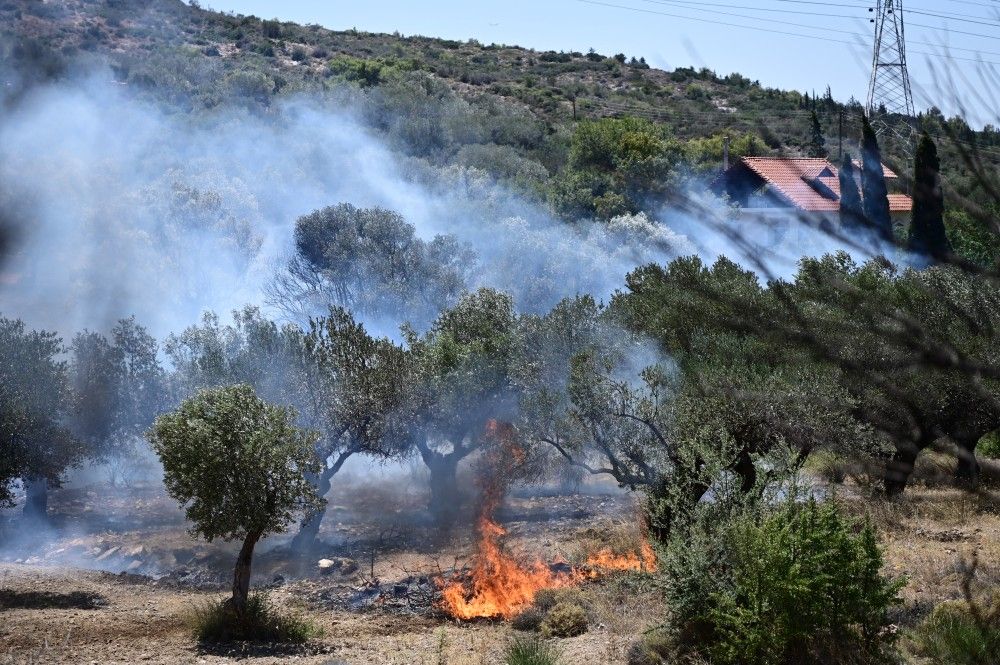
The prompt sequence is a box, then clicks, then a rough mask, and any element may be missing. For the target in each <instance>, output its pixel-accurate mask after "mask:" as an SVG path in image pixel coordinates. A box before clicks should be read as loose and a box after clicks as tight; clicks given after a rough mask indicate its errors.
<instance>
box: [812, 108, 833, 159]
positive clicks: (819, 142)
mask: <svg viewBox="0 0 1000 665" xmlns="http://www.w3.org/2000/svg"><path fill="white" fill-rule="evenodd" d="M809 121H810V125H811V135H810V139H809V156H810V157H826V156H827V155H828V154H829V153H828V152H827V150H826V138H825V137H824V136H823V128H822V127H821V126H820V124H819V116H817V115H816V111H813V112H812V114H811V115H810V117H809Z"/></svg>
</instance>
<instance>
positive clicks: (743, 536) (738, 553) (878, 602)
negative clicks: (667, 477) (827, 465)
mask: <svg viewBox="0 0 1000 665" xmlns="http://www.w3.org/2000/svg"><path fill="white" fill-rule="evenodd" d="M686 531H687V533H685V534H683V535H681V534H677V535H675V536H674V538H673V539H672V541H671V542H670V543H669V545H668V548H667V550H668V551H667V556H666V557H665V562H664V563H665V565H664V573H665V575H666V579H667V585H668V604H669V606H670V607H671V610H672V612H673V622H672V628H673V630H674V631H675V636H676V637H675V642H676V644H678V645H679V648H680V649H682V650H683V651H685V652H690V653H699V654H701V655H702V656H704V657H707V658H709V659H710V660H711V661H712V662H713V663H718V664H723V663H800V662H801V663H807V662H808V663H813V662H838V663H841V662H864V663H871V662H880V661H882V660H887V659H888V658H889V657H890V652H891V647H892V635H891V634H890V631H889V630H888V628H889V621H888V616H887V614H888V609H889V608H890V607H891V606H893V605H894V604H896V603H898V602H899V599H898V598H897V592H898V590H899V589H900V588H901V586H902V583H901V582H898V581H892V580H889V579H888V578H886V577H884V576H882V575H881V573H880V571H881V568H882V554H881V551H880V549H879V546H878V542H877V538H876V535H875V531H874V529H873V528H872V526H871V525H870V524H869V523H865V524H863V525H858V524H857V523H855V522H854V521H853V520H850V519H848V518H846V517H844V516H842V515H841V513H840V511H839V509H838V508H837V506H836V504H834V503H833V502H825V503H817V502H816V501H815V500H812V499H810V500H809V501H807V502H805V503H797V502H796V501H794V500H793V499H789V500H787V501H786V502H785V503H783V504H782V505H781V506H779V507H778V508H776V509H775V510H774V511H772V512H763V511H752V510H743V511H738V512H737V514H736V515H735V516H733V517H732V518H731V519H729V520H726V521H725V522H724V523H722V524H720V523H719V521H718V516H717V515H716V516H713V517H711V518H709V519H702V520H699V521H698V522H696V523H695V524H693V525H692V526H691V528H690V529H688V530H686Z"/></svg>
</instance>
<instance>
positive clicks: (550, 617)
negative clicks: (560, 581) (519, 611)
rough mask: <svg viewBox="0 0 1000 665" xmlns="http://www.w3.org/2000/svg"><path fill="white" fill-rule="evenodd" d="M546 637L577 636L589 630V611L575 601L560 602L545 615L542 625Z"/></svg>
mask: <svg viewBox="0 0 1000 665" xmlns="http://www.w3.org/2000/svg"><path fill="white" fill-rule="evenodd" d="M541 630H542V635H545V636H546V637H576V636H577V635H583V634H584V633H586V632H587V612H586V611H584V609H583V608H582V607H580V606H579V605H574V604H573V603H559V604H558V605H556V606H555V607H553V608H552V609H551V610H549V612H548V614H546V615H545V620H544V621H542V625H541Z"/></svg>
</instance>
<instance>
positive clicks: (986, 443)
mask: <svg viewBox="0 0 1000 665" xmlns="http://www.w3.org/2000/svg"><path fill="white" fill-rule="evenodd" d="M976 452H977V453H979V454H980V455H982V456H983V457H989V458H990V459H1000V432H992V433H990V434H987V435H986V436H984V437H983V438H982V439H980V440H979V445H978V446H976Z"/></svg>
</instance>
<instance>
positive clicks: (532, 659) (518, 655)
mask: <svg viewBox="0 0 1000 665" xmlns="http://www.w3.org/2000/svg"><path fill="white" fill-rule="evenodd" d="M503 659H504V660H503V662H504V665H559V652H558V651H557V650H556V648H555V647H554V646H552V645H551V644H549V643H548V642H546V641H545V640H542V639H540V638H538V637H534V636H531V637H524V636H519V637H516V638H514V640H513V641H512V642H511V643H510V644H509V645H507V649H506V651H505V652H504V655H503Z"/></svg>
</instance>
